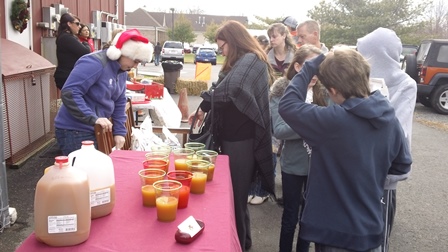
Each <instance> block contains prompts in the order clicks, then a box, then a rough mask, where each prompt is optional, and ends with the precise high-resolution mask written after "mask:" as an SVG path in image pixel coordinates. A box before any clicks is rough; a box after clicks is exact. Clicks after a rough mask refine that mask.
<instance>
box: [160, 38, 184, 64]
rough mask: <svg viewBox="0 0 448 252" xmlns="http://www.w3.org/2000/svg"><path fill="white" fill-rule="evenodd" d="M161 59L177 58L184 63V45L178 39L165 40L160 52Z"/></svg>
mask: <svg viewBox="0 0 448 252" xmlns="http://www.w3.org/2000/svg"><path fill="white" fill-rule="evenodd" d="M160 59H161V61H166V60H177V61H180V62H182V63H184V47H183V45H182V42H180V41H165V43H163V46H162V52H161V53H160Z"/></svg>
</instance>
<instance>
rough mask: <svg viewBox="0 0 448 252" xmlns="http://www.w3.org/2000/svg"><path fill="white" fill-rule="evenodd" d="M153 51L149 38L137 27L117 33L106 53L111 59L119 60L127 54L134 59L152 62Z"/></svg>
mask: <svg viewBox="0 0 448 252" xmlns="http://www.w3.org/2000/svg"><path fill="white" fill-rule="evenodd" d="M153 51H154V49H153V46H152V44H150V43H149V40H148V39H147V38H145V37H143V36H142V34H140V32H139V31H138V30H137V29H131V30H127V31H124V32H120V33H118V34H117V35H115V37H114V39H113V41H112V44H111V46H110V47H109V48H108V49H107V53H106V54H107V57H108V58H109V59H111V60H118V59H119V58H120V57H121V56H126V57H128V58H130V59H132V60H140V61H141V62H150V61H151V58H152V53H153Z"/></svg>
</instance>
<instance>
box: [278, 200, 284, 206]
mask: <svg viewBox="0 0 448 252" xmlns="http://www.w3.org/2000/svg"><path fill="white" fill-rule="evenodd" d="M277 205H279V206H281V207H283V198H277Z"/></svg>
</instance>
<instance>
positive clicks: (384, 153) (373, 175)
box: [279, 55, 412, 251]
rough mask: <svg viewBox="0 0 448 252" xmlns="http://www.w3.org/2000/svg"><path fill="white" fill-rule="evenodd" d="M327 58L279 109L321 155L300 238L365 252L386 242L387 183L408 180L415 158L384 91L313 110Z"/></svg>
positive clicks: (314, 164)
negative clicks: (312, 91) (314, 87)
mask: <svg viewBox="0 0 448 252" xmlns="http://www.w3.org/2000/svg"><path fill="white" fill-rule="evenodd" d="M324 58H325V56H324V55H320V56H318V57H317V58H315V59H313V60H310V61H307V62H306V63H305V64H304V67H303V68H302V70H301V72H300V73H299V74H297V75H296V76H295V77H294V78H293V79H292V80H291V83H290V85H289V86H288V88H287V89H286V91H285V95H284V96H283V98H282V99H281V101H280V104H279V113H280V115H281V116H282V117H283V119H284V120H285V122H286V123H288V124H289V125H290V126H291V128H292V129H293V130H294V131H295V132H297V133H298V134H299V135H301V136H302V138H303V139H304V140H305V141H306V142H307V143H308V144H309V145H310V146H311V147H312V149H313V152H312V154H311V161H310V171H309V175H308V185H307V190H306V204H305V208H304V212H303V215H302V219H301V221H300V237H301V238H303V239H305V240H308V241H312V242H315V243H319V244H325V245H328V246H332V247H338V248H344V249H349V250H355V251H365V250H369V249H372V248H376V247H378V246H380V244H381V242H382V232H383V226H384V224H383V215H382V203H381V199H382V196H383V188H384V183H385V179H386V176H387V175H388V174H391V175H397V176H400V175H403V174H407V173H408V172H409V171H410V166H411V163H412V159H411V155H410V151H409V147H408V141H407V140H406V138H405V137H404V133H403V129H402V127H401V126H400V123H399V122H398V119H397V118H396V116H395V112H394V109H393V108H392V107H391V106H390V104H389V102H388V101H387V99H386V98H385V97H384V96H382V95H381V94H380V93H379V92H378V91H376V92H374V93H373V94H371V95H370V96H369V97H368V98H350V99H347V100H345V101H344V102H343V103H342V104H341V105H334V106H329V107H318V106H316V105H312V104H307V103H305V97H306V92H307V86H308V83H309V82H310V80H311V78H312V77H313V75H315V74H317V72H318V68H319V65H320V63H321V62H322V61H323V60H324Z"/></svg>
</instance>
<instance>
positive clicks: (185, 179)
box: [166, 171, 193, 209]
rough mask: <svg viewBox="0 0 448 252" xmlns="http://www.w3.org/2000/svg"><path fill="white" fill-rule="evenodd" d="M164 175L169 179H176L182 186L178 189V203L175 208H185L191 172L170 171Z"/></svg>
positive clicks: (188, 196) (188, 195)
mask: <svg viewBox="0 0 448 252" xmlns="http://www.w3.org/2000/svg"><path fill="white" fill-rule="evenodd" d="M166 176H167V178H168V179H169V180H176V181H179V182H180V183H181V184H182V188H181V189H180V191H179V204H178V205H177V208H178V209H182V208H186V207H187V206H188V199H189V198H190V186H191V179H192V178H193V173H191V172H189V171H170V172H168V173H167V175H166Z"/></svg>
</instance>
